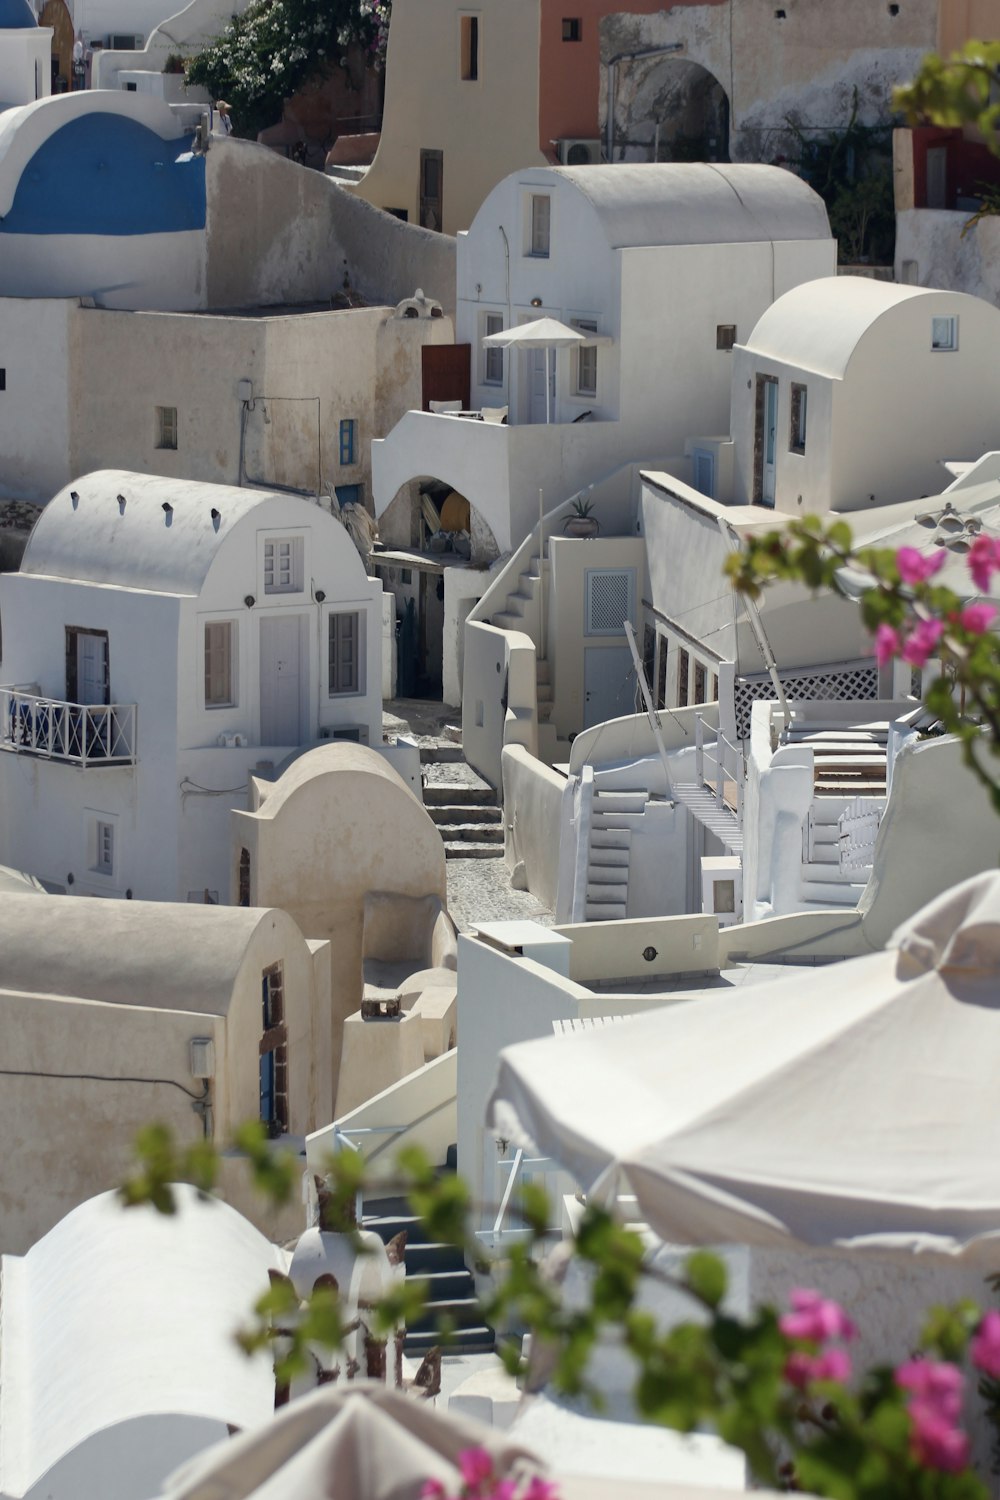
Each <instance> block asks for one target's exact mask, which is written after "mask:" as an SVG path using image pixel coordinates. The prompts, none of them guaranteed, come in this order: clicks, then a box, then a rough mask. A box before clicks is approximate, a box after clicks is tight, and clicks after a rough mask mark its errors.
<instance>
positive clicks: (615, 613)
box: [587, 568, 634, 635]
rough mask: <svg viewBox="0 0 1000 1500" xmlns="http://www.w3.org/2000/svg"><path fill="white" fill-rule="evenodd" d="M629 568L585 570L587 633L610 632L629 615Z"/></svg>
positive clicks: (619, 627) (627, 618) (632, 574)
mask: <svg viewBox="0 0 1000 1500" xmlns="http://www.w3.org/2000/svg"><path fill="white" fill-rule="evenodd" d="M633 578H634V573H633V570H632V569H631V568H624V569H619V568H591V569H588V572H587V634H588V635H612V634H615V633H617V632H618V631H620V630H624V628H625V621H626V620H630V619H631V618H632V587H633Z"/></svg>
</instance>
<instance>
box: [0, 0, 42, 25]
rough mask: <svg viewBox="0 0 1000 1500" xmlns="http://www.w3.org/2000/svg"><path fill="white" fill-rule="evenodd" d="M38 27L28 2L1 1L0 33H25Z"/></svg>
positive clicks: (17, 0) (26, 0)
mask: <svg viewBox="0 0 1000 1500" xmlns="http://www.w3.org/2000/svg"><path fill="white" fill-rule="evenodd" d="M37 25H38V22H37V21H36V20H35V16H34V12H33V11H32V9H31V6H30V5H29V4H28V0H0V31H23V30H24V29H25V28H27V27H28V26H31V27H36V26H37Z"/></svg>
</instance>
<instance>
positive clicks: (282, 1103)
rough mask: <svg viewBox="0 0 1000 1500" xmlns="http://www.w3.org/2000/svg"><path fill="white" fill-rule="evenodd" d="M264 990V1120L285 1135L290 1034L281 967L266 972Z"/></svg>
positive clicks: (262, 1050) (261, 1078) (262, 990)
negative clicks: (287, 1025)
mask: <svg viewBox="0 0 1000 1500" xmlns="http://www.w3.org/2000/svg"><path fill="white" fill-rule="evenodd" d="M260 988H261V1009H262V1012H263V1014H262V1021H263V1033H264V1034H263V1036H262V1037H261V1040H260V1118H261V1119H262V1120H263V1121H264V1124H265V1125H266V1126H267V1127H268V1130H269V1131H270V1133H271V1134H272V1135H282V1134H284V1133H285V1132H286V1131H287V1130H288V1031H287V1028H286V1026H285V993H284V974H283V971H282V966H281V964H272V965H271V967H270V968H268V969H265V970H264V972H263V974H262V975H261V984H260Z"/></svg>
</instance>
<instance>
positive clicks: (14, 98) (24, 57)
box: [0, 26, 52, 106]
mask: <svg viewBox="0 0 1000 1500" xmlns="http://www.w3.org/2000/svg"><path fill="white" fill-rule="evenodd" d="M51 50H52V28H51V27H50V26H45V27H40V28H38V29H36V30H34V31H29V30H27V29H25V30H23V31H20V30H18V31H11V30H7V29H4V30H0V105H7V106H9V105H12V104H31V103H33V101H34V100H35V99H43V98H45V96H46V95H47V94H50V93H51V92H52V68H51V66H50V64H49V55H50V53H51Z"/></svg>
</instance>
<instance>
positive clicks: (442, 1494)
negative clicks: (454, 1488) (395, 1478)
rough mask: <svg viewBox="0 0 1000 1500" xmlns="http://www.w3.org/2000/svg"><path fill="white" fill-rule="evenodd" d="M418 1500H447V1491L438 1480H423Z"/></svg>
mask: <svg viewBox="0 0 1000 1500" xmlns="http://www.w3.org/2000/svg"><path fill="white" fill-rule="evenodd" d="M420 1500H448V1491H447V1490H446V1489H445V1487H444V1485H443V1484H442V1483H441V1481H440V1479H425V1480H424V1482H423V1485H422V1487H421V1490H420Z"/></svg>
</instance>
